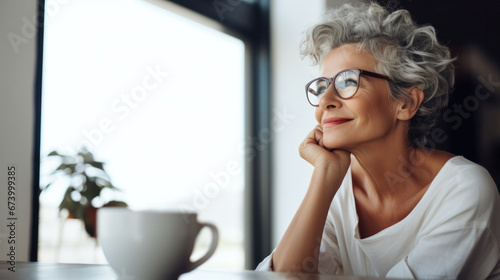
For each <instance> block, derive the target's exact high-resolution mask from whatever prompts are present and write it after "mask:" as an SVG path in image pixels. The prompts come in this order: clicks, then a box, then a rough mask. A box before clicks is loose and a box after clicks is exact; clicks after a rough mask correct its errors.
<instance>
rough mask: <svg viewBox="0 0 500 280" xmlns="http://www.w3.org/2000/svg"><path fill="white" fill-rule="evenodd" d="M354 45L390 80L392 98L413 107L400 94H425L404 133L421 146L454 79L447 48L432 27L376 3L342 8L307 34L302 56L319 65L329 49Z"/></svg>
mask: <svg viewBox="0 0 500 280" xmlns="http://www.w3.org/2000/svg"><path fill="white" fill-rule="evenodd" d="M352 43H356V44H358V48H359V49H364V50H366V51H368V52H370V53H371V54H372V55H373V56H374V57H375V58H376V59H377V60H378V65H377V66H376V71H378V72H379V73H382V74H385V75H387V76H389V78H390V79H391V81H390V82H389V83H388V84H389V89H390V92H391V96H392V98H394V99H395V100H407V101H409V102H411V101H412V100H411V98H410V96H409V95H408V93H407V92H406V91H405V90H404V89H405V88H410V87H413V86H416V87H417V88H419V89H420V90H422V91H423V92H424V100H423V101H422V103H421V104H420V107H419V109H418V111H417V113H416V114H415V116H414V117H413V118H412V119H411V121H410V127H409V130H408V139H409V142H410V144H411V145H413V146H424V145H425V144H426V142H427V136H428V134H429V133H430V130H431V128H432V127H433V126H434V125H435V123H436V121H437V119H438V116H439V112H440V109H441V108H443V107H445V106H446V105H447V104H448V94H449V93H450V92H451V89H452V88H453V84H454V80H455V76H454V69H455V68H454V66H453V61H454V59H451V58H450V52H449V50H448V48H447V47H446V46H443V45H441V44H440V43H439V42H438V40H437V38H436V31H435V30H434V28H433V27H432V26H418V25H416V24H415V23H414V22H413V21H412V19H411V15H410V13H409V12H408V11H407V10H398V11H395V12H393V13H389V12H388V11H387V10H386V9H384V8H383V7H382V6H380V5H378V4H375V3H370V4H362V5H351V4H345V5H343V6H342V7H340V8H338V9H333V10H329V11H327V12H326V13H325V16H324V19H323V21H322V22H321V23H320V24H317V25H315V26H313V27H312V28H310V29H309V30H307V31H306V34H305V38H304V40H303V41H302V42H301V45H300V54H301V55H302V57H303V58H304V57H309V58H310V59H311V60H312V62H313V64H314V65H318V64H321V62H322V60H323V58H324V56H325V55H326V54H327V53H328V52H329V51H330V50H332V49H334V48H336V47H339V46H342V45H344V44H352Z"/></svg>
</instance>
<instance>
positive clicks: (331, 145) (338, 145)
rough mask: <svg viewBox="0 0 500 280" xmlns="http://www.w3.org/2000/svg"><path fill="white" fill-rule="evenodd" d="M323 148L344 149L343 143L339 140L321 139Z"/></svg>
mask: <svg viewBox="0 0 500 280" xmlns="http://www.w3.org/2000/svg"><path fill="white" fill-rule="evenodd" d="M323 145H324V146H325V148H327V149H329V150H345V147H346V145H345V143H341V142H339V141H323Z"/></svg>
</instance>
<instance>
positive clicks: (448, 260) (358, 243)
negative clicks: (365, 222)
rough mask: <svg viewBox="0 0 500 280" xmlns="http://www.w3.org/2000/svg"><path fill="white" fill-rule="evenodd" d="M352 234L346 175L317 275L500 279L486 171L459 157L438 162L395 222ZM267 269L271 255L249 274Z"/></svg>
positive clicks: (496, 212)
mask: <svg viewBox="0 0 500 280" xmlns="http://www.w3.org/2000/svg"><path fill="white" fill-rule="evenodd" d="M357 226H358V215H357V213H356V205H355V201H354V195H353V190H352V177H351V170H350V169H349V171H348V172H347V174H346V176H345V178H344V180H343V182H342V185H341V187H340V188H339V190H338V191H337V193H336V195H335V197H334V198H333V201H332V204H331V206H330V210H329V213H328V217H327V220H326V223H325V228H324V232H323V238H322V241H321V248H320V253H319V264H318V269H319V272H320V273H328V274H345V275H357V276H375V277H388V278H391V277H392V278H409V279H457V278H458V279H500V247H499V246H500V197H499V194H498V191H497V188H496V185H495V183H494V182H493V180H492V179H491V176H490V175H489V173H488V171H486V169H484V168H483V167H481V166H479V165H477V164H475V163H473V162H471V161H469V160H467V159H465V158H464V157H462V156H457V157H453V158H451V159H450V160H449V161H448V162H446V164H445V165H444V166H443V167H442V169H441V170H440V171H439V173H438V174H437V175H436V177H435V178H434V180H433V181H432V183H431V185H430V186H429V188H428V189H427V191H426V192H425V194H424V196H423V197H422V199H421V200H420V202H419V203H418V204H417V205H416V206H415V208H414V209H413V210H412V211H411V212H410V214H408V216H406V217H405V218H404V219H403V220H401V221H399V222H398V223H396V224H394V225H392V226H390V227H388V228H386V229H384V230H382V231H380V232H378V233H376V234H375V235H372V236H370V237H367V238H363V239H361V238H360V236H359V231H358V228H357ZM309 261H310V260H309ZM271 264H272V254H271V255H270V256H268V257H267V258H266V259H264V260H263V261H262V262H261V263H260V264H259V266H258V267H257V270H271ZM304 265H307V264H304Z"/></svg>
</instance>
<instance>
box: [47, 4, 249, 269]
mask: <svg viewBox="0 0 500 280" xmlns="http://www.w3.org/2000/svg"><path fill="white" fill-rule="evenodd" d="M65 3H66V4H61V3H60V2H59V1H56V0H52V1H46V9H47V10H48V7H55V6H57V7H58V9H57V10H54V11H55V12H53V13H52V16H51V15H50V14H49V13H46V18H45V30H44V37H45V38H44V41H45V42H44V46H43V48H44V54H43V57H44V63H43V81H42V116H41V120H42V121H41V148H40V154H41V170H40V184H41V185H44V184H46V183H47V182H48V178H49V172H50V171H51V170H52V169H53V168H54V166H55V165H56V164H57V163H55V162H54V161H53V160H50V158H46V155H48V154H49V153H50V152H51V151H52V150H57V151H59V152H61V153H64V154H74V153H76V152H77V151H78V150H79V149H80V148H81V147H84V146H85V147H87V148H88V150H90V151H91V152H92V153H93V154H94V156H95V157H96V159H97V160H100V161H103V162H104V163H105V169H106V171H107V172H108V174H109V175H110V178H111V180H112V183H113V184H114V185H115V186H117V187H119V188H120V189H121V190H122V192H118V193H115V192H104V193H103V195H102V196H103V198H102V199H100V200H99V199H96V200H95V201H93V204H94V206H97V207H98V206H101V205H102V204H103V203H105V202H106V201H108V200H110V199H116V198H118V199H120V200H124V201H126V202H127V203H128V204H129V206H130V207H131V208H134V209H145V208H147V209H151V208H153V209H164V208H175V209H181V210H196V211H198V213H199V217H198V218H199V220H201V221H210V222H213V223H215V224H216V226H217V227H218V228H219V231H220V240H219V247H218V249H217V251H216V253H215V254H214V256H213V257H212V258H211V259H210V260H209V261H208V262H207V263H206V264H205V267H217V268H219V267H220V268H243V267H244V263H245V258H244V244H243V243H244V220H245V218H244V185H245V170H246V166H245V164H246V162H245V160H244V152H243V145H244V142H245V116H246V114H247V112H246V111H245V106H244V100H245V91H246V90H245V84H246V81H245V75H246V74H248V73H245V68H246V65H245V61H246V58H245V55H246V54H247V53H248V50H247V46H246V45H245V43H244V42H243V41H242V40H240V39H238V38H236V37H234V36H231V35H228V34H227V33H224V32H222V31H221V30H222V28H219V30H217V29H215V28H213V27H212V26H216V25H214V24H211V26H210V27H209V26H207V25H204V24H201V23H199V22H196V21H193V20H191V19H189V18H187V17H185V16H182V15H179V13H176V12H173V11H172V9H173V10H175V11H178V10H184V9H183V8H179V7H177V6H174V5H172V4H169V3H167V2H160V1H149V2H145V1H143V0H127V1H123V0H108V1H99V0H78V1H76V0H75V1H70V2H65ZM51 5H52V6H51ZM64 191H65V189H64V187H63V185H57V184H55V185H52V186H50V188H49V189H47V190H46V191H43V192H42V194H41V196H40V223H39V224H40V226H39V249H38V260H39V261H59V262H96V263H102V262H105V259H104V258H103V256H102V253H101V252H100V250H99V247H98V245H97V244H96V243H95V240H93V239H92V238H88V237H87V236H86V235H85V233H84V232H83V227H82V224H81V223H80V222H79V221H75V220H72V219H65V218H64V217H62V218H58V214H57V213H58V209H57V207H58V205H59V203H60V201H61V199H62V196H63V194H64ZM207 234H208V233H207ZM206 239H208V236H205V237H204V236H203V235H202V236H200V240H199V242H198V244H199V245H200V247H203V243H204V240H206ZM201 253H203V252H201Z"/></svg>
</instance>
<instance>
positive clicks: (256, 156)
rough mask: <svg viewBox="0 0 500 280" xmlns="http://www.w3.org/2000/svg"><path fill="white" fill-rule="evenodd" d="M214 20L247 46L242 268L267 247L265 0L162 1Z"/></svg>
mask: <svg viewBox="0 0 500 280" xmlns="http://www.w3.org/2000/svg"><path fill="white" fill-rule="evenodd" d="M164 1H168V2H172V3H175V4H177V5H180V6H182V7H184V8H187V9H189V10H192V11H194V12H196V13H198V14H200V15H203V16H205V17H208V18H210V19H213V20H215V21H217V22H219V23H220V24H222V25H223V26H224V27H225V28H227V29H228V30H230V31H231V32H235V33H236V34H239V35H240V36H242V37H243V39H244V40H245V42H247V47H248V48H249V60H247V61H248V63H250V65H249V67H247V69H250V73H249V74H250V75H247V77H251V82H250V89H251V90H250V92H249V93H247V95H248V98H247V97H246V99H245V100H246V101H245V102H248V103H249V104H246V108H249V112H247V114H246V118H247V120H246V123H247V127H246V128H245V133H246V137H245V139H252V140H250V141H249V143H245V144H246V147H247V148H249V149H251V151H252V154H251V158H247V159H246V162H247V168H246V170H245V178H246V183H245V184H246V186H245V267H246V268H247V269H254V268H255V267H256V266H257V264H258V263H259V262H260V261H261V260H262V259H263V258H264V257H265V256H267V255H268V254H269V253H270V252H271V249H272V247H271V218H272V217H271V213H272V212H271V198H272V197H271V172H272V165H271V154H272V153H271V151H272V145H271V143H267V142H266V143H262V140H261V138H262V137H261V135H262V133H263V132H266V131H270V119H271V96H270V57H269V55H270V39H269V22H270V12H269V0H253V1H250V0H247V1H243V0H210V1H209V0H164ZM44 8H45V0H38V15H37V18H38V26H37V29H38V33H37V50H36V55H37V61H36V81H35V108H34V109H35V126H34V129H35V139H34V159H33V161H34V164H33V166H34V167H33V186H32V191H33V201H32V205H33V210H32V217H33V219H32V224H31V228H32V230H31V244H30V260H31V261H37V256H38V223H39V206H40V205H39V194H40V186H39V179H40V178H39V176H40V174H39V165H40V137H41V103H42V102H41V100H42V94H41V92H42V65H43V38H44V26H43V23H44V15H45V11H44Z"/></svg>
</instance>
